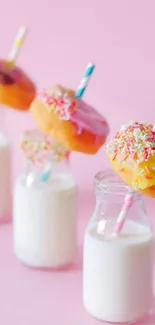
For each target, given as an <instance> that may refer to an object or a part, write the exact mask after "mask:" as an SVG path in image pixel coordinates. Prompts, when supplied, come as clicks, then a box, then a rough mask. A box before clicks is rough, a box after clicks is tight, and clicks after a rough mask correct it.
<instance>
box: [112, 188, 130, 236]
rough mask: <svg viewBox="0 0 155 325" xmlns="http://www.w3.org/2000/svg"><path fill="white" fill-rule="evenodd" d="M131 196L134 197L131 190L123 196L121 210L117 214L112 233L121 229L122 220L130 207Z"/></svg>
mask: <svg viewBox="0 0 155 325" xmlns="http://www.w3.org/2000/svg"><path fill="white" fill-rule="evenodd" d="M133 198H134V193H133V191H130V192H129V193H128V194H127V195H126V197H125V200H124V204H123V207H122V210H121V212H120V214H119V216H118V219H117V221H116V224H115V227H114V234H118V233H119V232H120V231H121V230H122V228H123V225H124V222H125V220H126V217H127V215H128V212H129V210H130V207H131V205H132V203H133Z"/></svg>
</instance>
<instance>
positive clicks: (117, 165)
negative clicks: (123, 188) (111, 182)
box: [106, 122, 155, 197]
mask: <svg viewBox="0 0 155 325" xmlns="http://www.w3.org/2000/svg"><path fill="white" fill-rule="evenodd" d="M152 130H153V125H152V124H147V123H145V124H142V123H138V122H130V123H128V124H126V125H123V126H122V127H121V130H120V131H119V132H117V133H116V135H115V137H114V138H113V139H112V140H111V141H110V142H109V143H108V145H107V148H106V153H107V156H108V159H109V161H110V164H111V166H112V168H113V169H114V171H115V172H116V173H117V174H118V175H119V176H120V177H121V178H122V179H123V181H124V182H125V183H127V184H128V185H129V186H131V187H132V188H133V189H135V190H136V191H139V192H141V193H143V194H145V195H148V196H150V197H155V134H154V132H153V131H152Z"/></svg>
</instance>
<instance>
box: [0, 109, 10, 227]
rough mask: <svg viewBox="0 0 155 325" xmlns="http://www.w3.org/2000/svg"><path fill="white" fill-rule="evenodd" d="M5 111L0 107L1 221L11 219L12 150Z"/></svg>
mask: <svg viewBox="0 0 155 325" xmlns="http://www.w3.org/2000/svg"><path fill="white" fill-rule="evenodd" d="M5 109H6V108H4V107H2V106H0V220H3V221H5V220H8V219H9V218H10V217H11V148H10V143H9V140H8V138H7V135H6V124H5Z"/></svg>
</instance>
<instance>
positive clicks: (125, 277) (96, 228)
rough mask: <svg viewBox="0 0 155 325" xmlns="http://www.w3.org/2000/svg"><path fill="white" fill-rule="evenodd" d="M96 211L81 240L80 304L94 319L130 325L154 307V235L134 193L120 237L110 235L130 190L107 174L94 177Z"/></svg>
mask: <svg viewBox="0 0 155 325" xmlns="http://www.w3.org/2000/svg"><path fill="white" fill-rule="evenodd" d="M95 191H96V206H95V210H94V213H93V215H92V217H91V219H90V221H89V224H88V226H87V229H86V232H85V239H84V264H83V303H84V306H85V308H86V310H87V311H88V312H89V313H90V314H91V315H92V316H94V317H95V318H97V319H99V320H102V321H107V322H112V323H115V322H116V323H121V322H122V323H123V322H124V323H128V322H133V321H136V320H139V319H141V318H143V317H144V316H146V315H147V313H148V312H149V310H150V309H151V307H152V273H153V267H152V259H153V242H154V241H153V235H152V231H151V228H150V225H149V218H148V216H147V214H146V211H145V209H144V206H143V201H142V197H141V194H139V193H135V195H134V201H133V204H132V206H131V208H130V210H129V212H128V215H127V218H126V220H125V223H124V226H123V228H122V230H121V232H120V233H118V234H117V235H116V234H115V233H114V226H115V224H116V221H117V218H118V215H119V213H120V211H121V208H122V205H123V201H124V198H125V196H126V194H127V192H128V187H127V186H126V185H125V184H124V183H121V181H120V179H118V178H117V176H115V175H114V174H113V173H112V172H111V171H105V172H100V173H98V174H97V175H96V177H95Z"/></svg>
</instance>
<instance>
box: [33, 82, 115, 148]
mask: <svg viewBox="0 0 155 325" xmlns="http://www.w3.org/2000/svg"><path fill="white" fill-rule="evenodd" d="M30 111H31V113H32V116H33V118H34V121H35V123H36V125H37V127H38V128H39V130H40V131H41V132H43V133H44V134H45V135H47V136H50V137H52V138H53V139H54V140H56V141H58V142H59V143H60V144H61V145H63V146H65V147H66V148H68V149H69V150H75V151H79V152H83V153H87V154H95V153H96V152H97V151H98V150H99V149H100V147H101V146H102V145H103V144H104V143H105V141H106V137H107V135H108V133H109V127H108V124H107V122H106V120H105V119H104V118H103V117H102V116H101V115H100V114H99V113H98V112H97V111H96V110H95V109H94V108H93V107H91V106H90V105H88V104H86V103H85V102H84V101H82V100H81V99H76V98H75V92H74V91H73V90H71V89H67V88H64V87H62V86H60V85H57V86H54V87H52V88H50V89H48V90H45V91H43V92H42V93H40V94H39V95H38V96H37V97H36V98H35V99H34V101H33V102H32V104H31V107H30Z"/></svg>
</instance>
